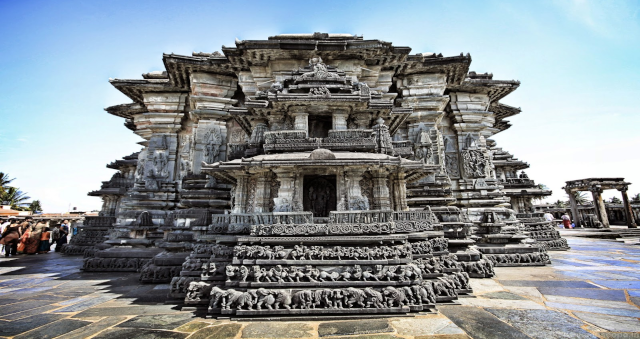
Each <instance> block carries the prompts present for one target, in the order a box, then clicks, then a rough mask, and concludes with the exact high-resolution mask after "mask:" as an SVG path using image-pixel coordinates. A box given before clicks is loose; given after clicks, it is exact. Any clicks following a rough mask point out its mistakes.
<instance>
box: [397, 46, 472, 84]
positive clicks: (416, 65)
mask: <svg viewBox="0 0 640 340" xmlns="http://www.w3.org/2000/svg"><path fill="white" fill-rule="evenodd" d="M470 65H471V55H470V54H469V53H467V55H463V54H462V53H461V54H460V55H459V56H454V57H443V56H442V54H438V55H435V54H424V53H423V54H417V55H410V56H408V57H407V59H406V61H405V62H404V63H402V65H400V67H398V70H397V71H396V76H398V75H410V74H415V73H440V74H444V75H446V76H447V83H448V84H450V85H460V84H461V83H462V82H463V81H464V79H465V77H466V75H467V73H468V72H469V66H470Z"/></svg>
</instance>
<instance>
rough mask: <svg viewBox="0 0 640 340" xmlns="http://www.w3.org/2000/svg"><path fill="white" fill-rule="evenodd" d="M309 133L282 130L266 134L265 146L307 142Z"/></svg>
mask: <svg viewBox="0 0 640 340" xmlns="http://www.w3.org/2000/svg"><path fill="white" fill-rule="evenodd" d="M306 139H307V131H304V130H280V131H268V132H265V133H264V143H265V144H286V143H293V142H297V141H306Z"/></svg>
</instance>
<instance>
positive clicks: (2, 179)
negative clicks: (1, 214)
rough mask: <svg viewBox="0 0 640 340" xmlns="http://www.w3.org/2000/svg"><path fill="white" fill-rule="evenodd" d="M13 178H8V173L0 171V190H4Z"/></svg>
mask: <svg viewBox="0 0 640 340" xmlns="http://www.w3.org/2000/svg"><path fill="white" fill-rule="evenodd" d="M14 179H15V178H11V179H10V178H9V174H5V173H4V172H0V192H5V190H6V188H7V187H8V186H9V184H10V183H11V182H13V180H14Z"/></svg>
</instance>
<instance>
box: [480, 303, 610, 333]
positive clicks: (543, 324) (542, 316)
mask: <svg viewBox="0 0 640 340" xmlns="http://www.w3.org/2000/svg"><path fill="white" fill-rule="evenodd" d="M487 312H489V313H491V314H493V315H495V316H497V317H498V318H499V319H500V320H502V321H504V322H507V323H509V324H511V325H513V326H514V327H516V328H518V329H519V330H521V331H522V332H523V333H525V334H527V335H529V336H530V337H532V338H537V339H559V338H561V339H567V338H571V339H576V338H577V339H596V338H597V337H596V336H594V335H593V334H591V333H589V332H587V331H585V330H584V329H582V326H584V322H582V321H580V320H577V319H574V318H572V317H570V316H569V315H567V314H565V313H561V312H556V311H552V310H526V309H525V310H511V309H493V308H492V309H487Z"/></svg>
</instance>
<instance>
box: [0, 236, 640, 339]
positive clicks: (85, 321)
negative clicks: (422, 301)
mask: <svg viewBox="0 0 640 340" xmlns="http://www.w3.org/2000/svg"><path fill="white" fill-rule="evenodd" d="M568 239H569V245H570V246H571V247H572V249H571V250H570V251H567V252H553V253H552V255H551V257H552V261H553V265H551V266H547V267H529V268H497V269H496V273H497V276H496V277H495V278H494V279H482V280H481V279H472V286H473V289H474V292H475V293H474V295H473V296H468V297H461V298H460V299H459V304H456V305H446V306H442V307H440V308H439V313H437V314H425V315H416V316H413V317H394V318H386V319H385V318H378V319H363V320H324V321H314V322H295V321H291V322H283V321H264V322H249V321H230V320H215V319H205V318H202V317H197V316H194V315H193V314H192V313H190V312H181V311H180V310H177V309H176V308H175V307H174V306H173V305H167V304H164V303H163V301H164V300H165V297H166V295H167V292H168V285H143V284H140V283H139V282H138V278H137V274H136V273H129V274H123V273H83V272H81V271H80V270H79V268H80V265H81V262H82V259H81V258H80V257H63V256H61V255H58V254H55V253H51V254H47V255H32V256H21V257H17V258H9V259H5V258H4V257H3V258H1V259H0V275H1V276H0V337H5V338H16V339H19V338H56V337H59V338H71V339H81V338H218V339H219V338H318V337H323V338H435V339H447V338H640V319H639V318H640V308H639V306H640V270H639V269H640V247H638V246H635V245H627V244H623V243H616V242H612V241H608V240H599V239H587V238H576V237H568Z"/></svg>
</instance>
